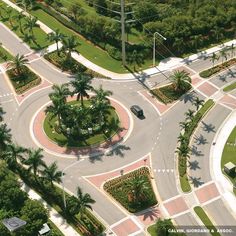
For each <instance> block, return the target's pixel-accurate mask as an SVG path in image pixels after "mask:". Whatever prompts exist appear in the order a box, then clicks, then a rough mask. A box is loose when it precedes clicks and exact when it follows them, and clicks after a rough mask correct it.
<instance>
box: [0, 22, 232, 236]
mask: <svg viewBox="0 0 236 236" xmlns="http://www.w3.org/2000/svg"><path fill="white" fill-rule="evenodd" d="M0 31H1V32H4V33H3V34H1V36H0V41H1V42H2V44H3V45H4V47H5V48H7V49H8V50H9V51H10V52H11V53H12V54H13V55H16V54H17V53H20V54H24V55H28V58H29V60H30V63H29V68H30V69H32V70H33V71H34V72H35V73H36V74H38V75H39V76H40V77H41V78H42V81H43V82H42V83H41V85H39V86H38V87H36V88H35V89H32V90H30V91H28V92H26V93H25V94H24V95H16V94H15V93H14V91H13V89H12V86H10V82H9V81H8V79H7V77H6V76H5V74H4V72H5V69H6V68H5V65H1V68H2V69H1V73H0V102H1V104H2V106H3V108H4V110H5V111H6V114H5V121H6V122H7V123H8V125H9V127H10V128H11V129H12V134H13V139H14V141H15V142H17V143H18V144H19V145H22V146H25V147H34V148H36V147H37V144H36V143H35V141H34V140H33V139H32V130H31V128H30V127H31V126H30V124H31V123H32V119H33V117H34V116H35V114H37V112H38V111H39V110H40V108H41V107H42V106H44V105H45V104H47V103H48V102H49V98H48V94H49V93H50V92H51V85H52V84H62V83H67V82H69V81H70V80H71V76H70V75H67V74H65V73H62V72H61V71H59V70H58V69H57V68H55V67H54V66H52V65H51V64H49V63H48V62H47V61H46V60H44V59H43V58H42V57H40V54H38V53H35V52H32V51H31V50H30V49H29V48H28V47H27V46H26V45H25V44H24V43H22V42H21V41H20V40H19V39H18V38H17V37H16V36H15V35H14V34H13V33H11V32H10V31H9V30H7V29H6V28H5V27H4V26H3V25H2V24H0ZM210 66H211V62H210V60H209V59H199V60H197V61H194V62H192V63H190V64H189V65H184V66H183V65H179V66H176V69H181V68H184V69H185V70H186V71H188V72H190V75H191V77H192V80H193V87H194V90H192V91H191V92H190V93H189V94H187V95H185V96H183V97H182V98H181V99H180V101H178V102H176V103H174V104H172V105H168V106H165V105H163V104H161V103H160V102H158V101H156V99H154V98H153V97H152V96H151V95H150V94H148V93H147V92H146V90H145V89H144V87H143V85H142V83H140V81H135V80H132V81H130V80H127V81H124V80H123V79H122V80H116V81H113V80H102V79H94V80H93V86H94V87H98V86H99V85H101V84H102V85H103V87H104V88H105V89H109V90H111V91H112V92H113V96H112V98H113V99H115V100H117V101H119V103H121V104H122V105H123V106H124V107H126V108H128V109H129V107H130V106H131V105H133V104H138V105H140V106H141V107H142V108H143V109H144V114H145V117H146V118H145V119H144V120H139V119H138V118H136V117H134V116H132V115H131V114H129V116H131V117H132V118H131V119H132V123H133V128H132V132H131V134H130V136H129V137H128V138H127V140H126V141H125V142H120V143H119V144H118V145H116V147H115V148H114V149H113V150H110V151H109V152H106V153H104V154H103V153H100V154H99V155H86V157H84V156H83V155H74V157H73V158H68V157H66V156H63V157H62V156H59V155H57V154H55V153H53V152H47V151H45V153H44V155H45V161H46V162H47V163H52V162H53V161H57V163H58V166H59V168H60V169H61V170H63V172H64V173H65V174H66V175H65V177H64V185H65V187H66V189H67V191H68V192H71V193H75V189H76V187H77V186H78V185H79V186H81V187H82V188H83V189H84V190H85V191H86V192H88V193H89V194H91V196H92V197H93V198H94V199H96V204H95V205H94V210H95V212H96V213H97V214H98V215H99V216H100V217H101V218H102V219H103V221H104V222H105V224H106V226H108V229H109V230H108V231H109V232H113V233H114V234H116V235H118V236H125V235H131V234H132V235H140V236H141V235H146V232H145V227H146V226H147V225H148V224H150V223H152V222H154V221H155V220H156V219H157V218H158V217H160V216H164V217H171V218H173V219H174V221H175V222H176V223H177V224H178V225H180V226H181V225H182V226H184V225H199V224H200V225H201V222H199V219H198V218H197V217H196V215H195V213H194V211H193V207H194V206H196V205H202V206H203V207H204V209H205V210H206V211H207V213H208V214H209V215H210V217H211V219H212V221H213V222H215V223H216V225H235V223H236V219H235V217H236V216H235V215H232V214H231V213H230V207H229V206H228V205H227V204H225V201H224V199H223V198H222V196H221V192H222V191H221V189H219V186H218V184H217V183H215V182H214V180H212V176H211V173H210V169H211V166H210V161H209V156H210V149H211V146H212V142H213V140H214V139H215V134H216V132H217V130H218V129H219V127H220V126H221V124H222V123H223V121H224V120H225V119H226V118H227V117H228V116H229V115H230V114H231V113H232V112H233V110H234V109H235V105H234V104H236V94H235V93H231V94H230V95H225V94H224V93H223V92H222V88H223V86H225V85H226V84H228V83H230V82H232V81H233V79H234V78H235V74H234V68H232V70H231V72H230V74H227V75H225V74H224V73H229V71H228V72H224V73H222V74H219V75H216V76H213V77H212V78H211V79H209V80H204V79H202V78H200V77H199V76H198V73H199V72H200V71H201V70H203V69H205V68H208V67H210ZM169 73H170V71H166V72H164V75H163V74H161V73H159V74H157V75H155V76H152V77H151V78H147V79H145V81H144V83H145V85H146V86H153V85H162V84H166V83H168V81H167V80H166V76H167V75H168V74H169ZM232 73H233V74H232ZM222 78H223V79H222ZM196 96H198V97H200V98H203V99H207V98H213V99H214V100H215V101H216V102H217V105H215V106H214V107H213V108H212V110H211V111H210V112H209V114H208V115H207V116H206V117H204V119H203V120H202V121H201V124H200V125H199V127H198V128H197V130H196V132H195V134H194V137H193V139H192V142H191V145H192V150H193V151H192V157H191V163H189V166H190V167H189V173H188V174H189V176H190V180H191V183H192V184H191V185H192V192H190V193H187V194H184V193H182V191H181V190H180V186H179V183H178V177H177V175H178V173H177V172H176V167H177V166H176V165H177V164H176V157H175V149H176V145H177V137H178V135H179V133H180V127H179V122H180V121H182V120H184V113H185V112H186V111H187V110H188V109H189V108H191V107H192V106H193V105H192V100H193V98H194V97H196ZM232 104H233V105H232ZM144 160H146V161H144ZM144 165H147V166H148V167H150V168H151V171H152V175H153V183H154V185H155V188H156V194H157V196H158V201H159V206H157V207H155V208H151V209H149V210H147V211H145V212H142V213H140V214H138V215H131V214H129V213H128V212H127V211H126V210H124V209H123V208H122V207H121V206H120V205H118V204H117V203H116V202H114V201H113V200H112V199H110V197H109V196H107V195H106V194H105V192H104V191H103V190H102V183H103V182H104V181H105V180H107V179H110V178H112V177H114V176H117V175H120V170H124V172H125V173H127V172H128V171H131V170H133V169H136V168H138V167H139V166H144ZM98 176H99V177H100V178H98ZM101 176H102V177H101ZM99 181H100V182H99ZM104 206H106V207H104ZM222 235H223V234H222Z"/></svg>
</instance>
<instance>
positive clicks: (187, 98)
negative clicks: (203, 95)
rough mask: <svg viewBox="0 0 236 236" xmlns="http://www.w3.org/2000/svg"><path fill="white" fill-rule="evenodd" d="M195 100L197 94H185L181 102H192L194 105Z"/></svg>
mask: <svg viewBox="0 0 236 236" xmlns="http://www.w3.org/2000/svg"><path fill="white" fill-rule="evenodd" d="M194 99H195V92H194V91H193V92H191V93H187V94H184V95H183V96H182V97H181V98H180V101H183V102H184V103H187V102H191V103H193V102H194Z"/></svg>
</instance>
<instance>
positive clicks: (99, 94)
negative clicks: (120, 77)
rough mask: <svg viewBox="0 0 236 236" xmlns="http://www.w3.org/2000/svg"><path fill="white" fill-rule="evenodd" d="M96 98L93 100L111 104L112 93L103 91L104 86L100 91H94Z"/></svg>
mask: <svg viewBox="0 0 236 236" xmlns="http://www.w3.org/2000/svg"><path fill="white" fill-rule="evenodd" d="M93 91H94V92H95V96H94V97H93V100H95V101H99V102H108V103H110V101H109V99H108V96H111V95H112V92H111V91H109V90H103V88H102V85H100V87H99V89H94V90H93Z"/></svg>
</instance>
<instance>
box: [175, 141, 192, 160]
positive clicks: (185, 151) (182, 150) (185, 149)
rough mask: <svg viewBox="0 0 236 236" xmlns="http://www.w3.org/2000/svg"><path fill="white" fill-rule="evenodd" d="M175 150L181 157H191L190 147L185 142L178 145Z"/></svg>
mask: <svg viewBox="0 0 236 236" xmlns="http://www.w3.org/2000/svg"><path fill="white" fill-rule="evenodd" d="M175 152H176V153H177V154H178V156H179V157H190V155H189V153H190V148H189V146H188V145H186V144H183V145H180V146H179V147H177V149H176V151H175Z"/></svg>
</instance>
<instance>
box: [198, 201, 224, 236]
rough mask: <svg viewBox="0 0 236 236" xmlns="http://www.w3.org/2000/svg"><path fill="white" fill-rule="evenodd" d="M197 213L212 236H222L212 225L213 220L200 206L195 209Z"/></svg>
mask: <svg viewBox="0 0 236 236" xmlns="http://www.w3.org/2000/svg"><path fill="white" fill-rule="evenodd" d="M194 211H195V213H196V214H197V215H198V217H199V218H200V220H201V221H202V223H203V224H204V225H205V226H206V227H207V229H208V230H209V231H210V234H211V235H212V236H220V234H219V233H218V232H217V229H216V227H215V226H214V225H213V224H212V222H211V220H210V219H209V217H208V216H207V214H206V212H205V211H204V210H203V209H202V208H201V207H199V206H196V207H194Z"/></svg>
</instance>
